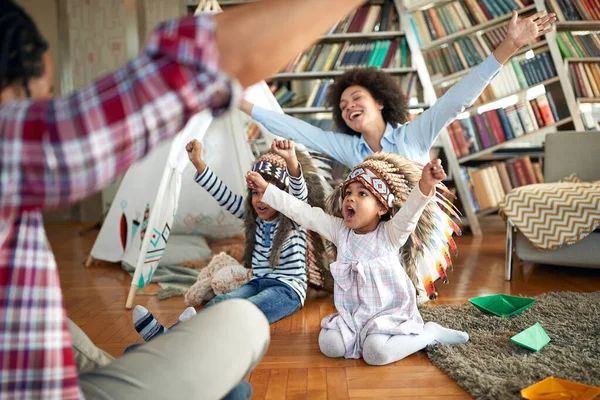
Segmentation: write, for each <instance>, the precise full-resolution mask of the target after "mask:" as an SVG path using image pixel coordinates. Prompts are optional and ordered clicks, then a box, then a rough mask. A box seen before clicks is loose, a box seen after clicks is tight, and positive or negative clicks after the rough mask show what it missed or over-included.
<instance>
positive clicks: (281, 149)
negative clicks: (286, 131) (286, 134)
mask: <svg viewBox="0 0 600 400" xmlns="http://www.w3.org/2000/svg"><path fill="white" fill-rule="evenodd" d="M271 150H273V151H274V152H275V154H277V155H278V156H280V157H281V158H283V159H284V160H285V161H286V162H287V161H288V160H294V159H295V158H296V146H295V145H294V142H293V141H291V140H278V139H274V140H273V143H272V144H271Z"/></svg>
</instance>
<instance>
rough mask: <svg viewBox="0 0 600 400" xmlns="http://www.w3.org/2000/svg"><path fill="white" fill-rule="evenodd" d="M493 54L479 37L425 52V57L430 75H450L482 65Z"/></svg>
mask: <svg viewBox="0 0 600 400" xmlns="http://www.w3.org/2000/svg"><path fill="white" fill-rule="evenodd" d="M488 54H491V50H490V48H489V46H488V45H487V43H485V41H484V39H483V38H482V37H481V36H479V35H475V36H470V37H465V38H460V39H458V40H455V41H454V42H451V43H449V44H448V46H444V47H442V48H436V49H434V50H431V51H428V52H425V53H424V54H423V57H424V59H425V64H426V65H427V69H428V71H429V74H430V75H431V76H432V77H433V76H435V75H442V76H446V75H450V74H453V73H455V72H458V71H463V70H465V69H468V68H472V67H474V66H476V65H478V64H480V63H481V62H482V61H483V60H485V58H486V57H487V56H488Z"/></svg>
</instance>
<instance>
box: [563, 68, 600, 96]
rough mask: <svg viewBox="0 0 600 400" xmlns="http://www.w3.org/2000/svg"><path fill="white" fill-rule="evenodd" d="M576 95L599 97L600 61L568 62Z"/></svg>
mask: <svg viewBox="0 0 600 400" xmlns="http://www.w3.org/2000/svg"><path fill="white" fill-rule="evenodd" d="M569 72H570V75H571V81H572V82H573V88H574V89H575V95H576V96H577V97H596V98H599V97H600V63H579V62H578V63H569Z"/></svg>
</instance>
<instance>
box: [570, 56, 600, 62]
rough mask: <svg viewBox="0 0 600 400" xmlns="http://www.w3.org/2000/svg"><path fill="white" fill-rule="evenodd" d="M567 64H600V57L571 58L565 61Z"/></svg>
mask: <svg viewBox="0 0 600 400" xmlns="http://www.w3.org/2000/svg"><path fill="white" fill-rule="evenodd" d="M564 61H565V62H567V63H585V62H592V63H600V57H569V58H565V59H564Z"/></svg>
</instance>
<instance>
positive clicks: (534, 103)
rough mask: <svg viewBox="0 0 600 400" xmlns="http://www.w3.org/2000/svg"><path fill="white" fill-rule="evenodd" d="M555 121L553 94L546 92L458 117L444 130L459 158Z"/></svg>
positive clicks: (556, 114) (556, 118)
mask: <svg viewBox="0 0 600 400" xmlns="http://www.w3.org/2000/svg"><path fill="white" fill-rule="evenodd" d="M558 120H559V116H558V112H557V110H556V105H555V103H554V99H553V97H552V94H551V93H550V92H546V93H545V94H542V95H540V96H538V97H537V98H536V99H532V100H529V101H526V100H521V101H519V102H517V103H516V104H514V105H510V106H507V107H505V108H498V109H494V110H490V111H486V112H484V113H481V114H473V115H472V116H470V117H468V118H463V119H457V120H455V121H453V122H452V123H451V124H450V125H448V127H447V129H448V134H449V136H450V141H451V142H452V147H453V148H454V152H455V154H456V156H457V157H459V158H460V157H465V156H468V155H469V154H474V153H477V152H479V151H481V150H485V149H487V148H489V147H492V146H495V145H497V144H500V143H504V142H506V141H509V140H512V139H514V138H517V137H520V136H523V135H525V134H528V133H531V132H535V131H537V130H539V129H540V128H542V127H544V126H547V125H551V124H553V123H555V122H557V121H558Z"/></svg>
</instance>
